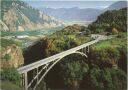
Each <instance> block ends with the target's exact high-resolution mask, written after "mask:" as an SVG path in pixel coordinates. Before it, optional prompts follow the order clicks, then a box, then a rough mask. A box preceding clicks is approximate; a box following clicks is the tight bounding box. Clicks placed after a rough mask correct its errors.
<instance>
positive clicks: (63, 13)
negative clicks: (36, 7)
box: [40, 7, 102, 21]
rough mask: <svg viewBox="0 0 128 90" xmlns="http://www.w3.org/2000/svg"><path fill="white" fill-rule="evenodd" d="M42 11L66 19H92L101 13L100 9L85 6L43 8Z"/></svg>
mask: <svg viewBox="0 0 128 90" xmlns="http://www.w3.org/2000/svg"><path fill="white" fill-rule="evenodd" d="M40 10H43V12H44V13H47V14H48V15H50V16H54V17H56V18H58V19H61V20H66V21H93V20H95V18H96V17H97V16H98V15H99V14H100V13H101V11H102V10H100V9H93V8H86V9H80V8H78V7H74V8H58V9H53V8H44V9H40Z"/></svg>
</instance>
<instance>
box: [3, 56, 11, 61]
mask: <svg viewBox="0 0 128 90" xmlns="http://www.w3.org/2000/svg"><path fill="white" fill-rule="evenodd" d="M1 59H5V60H6V61H8V60H10V59H11V56H10V55H9V54H5V55H4V56H3V57H1Z"/></svg>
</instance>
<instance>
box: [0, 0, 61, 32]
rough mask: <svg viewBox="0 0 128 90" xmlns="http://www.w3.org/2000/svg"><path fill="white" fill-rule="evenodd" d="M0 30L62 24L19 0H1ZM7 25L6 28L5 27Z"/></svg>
mask: <svg viewBox="0 0 128 90" xmlns="http://www.w3.org/2000/svg"><path fill="white" fill-rule="evenodd" d="M1 13H2V14H1V20H2V23H3V24H2V23H1V22H0V24H2V25H4V27H2V29H0V30H1V31H14V32H15V31H25V30H37V29H42V28H51V27H55V26H56V27H57V26H60V24H61V25H63V23H61V22H60V21H59V20H56V19H55V18H53V17H51V16H49V15H47V14H45V13H42V12H40V11H39V10H38V9H35V8H33V7H31V6H29V5H28V4H27V3H25V2H23V1H19V0H9V1H6V0H5V1H4V0H1ZM5 26H7V28H8V29H5Z"/></svg>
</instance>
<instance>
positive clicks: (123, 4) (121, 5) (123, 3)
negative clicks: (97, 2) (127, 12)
mask: <svg viewBox="0 0 128 90" xmlns="http://www.w3.org/2000/svg"><path fill="white" fill-rule="evenodd" d="M125 7H127V1H118V2H115V3H114V4H112V5H110V6H109V7H108V8H106V10H114V9H115V10H119V9H121V8H125Z"/></svg>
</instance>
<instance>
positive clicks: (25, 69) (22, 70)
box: [18, 38, 101, 74]
mask: <svg viewBox="0 0 128 90" xmlns="http://www.w3.org/2000/svg"><path fill="white" fill-rule="evenodd" d="M100 39H101V38H97V39H96V40H93V41H90V42H88V43H85V44H83V45H80V46H77V47H75V48H72V49H69V50H66V51H63V52H61V53H59V54H56V55H53V56H50V57H48V58H45V59H42V60H40V61H37V62H34V63H32V64H29V65H26V66H23V67H20V68H18V72H19V73H20V74H22V73H25V72H28V71H30V70H32V69H34V68H37V67H39V66H42V65H45V64H47V63H49V62H51V61H54V60H56V59H58V58H62V57H64V56H67V55H69V54H71V53H75V52H76V51H77V50H80V49H82V48H85V47H87V46H90V45H92V44H94V43H96V42H98V41H99V40H100Z"/></svg>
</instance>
